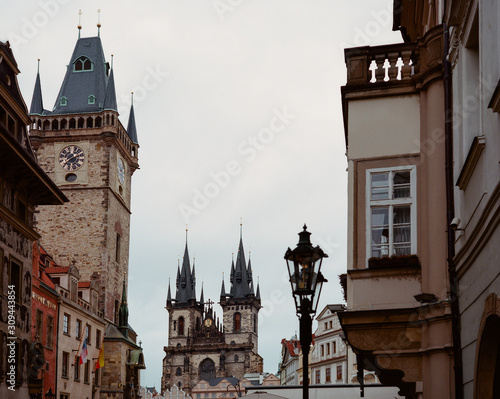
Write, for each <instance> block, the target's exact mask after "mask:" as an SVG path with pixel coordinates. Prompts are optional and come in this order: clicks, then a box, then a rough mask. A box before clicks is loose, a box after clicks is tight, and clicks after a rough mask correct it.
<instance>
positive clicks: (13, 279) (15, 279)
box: [9, 259, 22, 303]
mask: <svg viewBox="0 0 500 399" xmlns="http://www.w3.org/2000/svg"><path fill="white" fill-rule="evenodd" d="M21 272H22V266H21V264H20V263H18V262H17V261H15V260H13V259H11V261H10V273H9V285H13V286H14V291H15V297H16V302H17V303H19V302H21V291H22V285H21V274H22V273H21Z"/></svg>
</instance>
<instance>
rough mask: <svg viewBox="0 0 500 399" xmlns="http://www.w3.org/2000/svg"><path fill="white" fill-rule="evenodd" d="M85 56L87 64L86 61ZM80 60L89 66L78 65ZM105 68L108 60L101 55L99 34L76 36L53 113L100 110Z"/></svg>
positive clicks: (102, 99)
mask: <svg viewBox="0 0 500 399" xmlns="http://www.w3.org/2000/svg"><path fill="white" fill-rule="evenodd" d="M87 60H89V61H90V64H88V63H87V64H85V62H86V61H87ZM81 62H83V63H84V65H87V66H88V69H86V68H87V66H84V67H80V63H81ZM78 69H80V70H78ZM108 72H109V64H108V63H107V62H106V59H105V58H104V51H103V48H102V43H101V39H100V38H99V37H85V38H80V39H78V41H77V42H76V45H75V49H74V50H73V54H72V56H71V59H70V61H69V64H68V66H67V70H66V75H65V76H64V80H63V83H62V85H61V89H60V90H59V94H58V96H57V98H56V102H55V104H54V110H53V111H52V113H53V114H57V115H60V114H73V113H82V112H99V111H101V110H102V108H103V106H104V100H105V98H106V89H107V85H108ZM90 96H94V97H95V100H94V101H93V102H91V101H89V97H90ZM109 96H110V94H108V97H109ZM63 97H65V98H66V100H67V104H66V105H62V104H61V99H62V98H63ZM115 98H116V95H115ZM108 101H110V100H108Z"/></svg>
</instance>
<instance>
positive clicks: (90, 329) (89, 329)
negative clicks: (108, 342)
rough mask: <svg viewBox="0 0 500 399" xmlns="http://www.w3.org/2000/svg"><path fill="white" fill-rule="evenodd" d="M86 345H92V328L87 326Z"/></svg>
mask: <svg viewBox="0 0 500 399" xmlns="http://www.w3.org/2000/svg"><path fill="white" fill-rule="evenodd" d="M87 345H92V327H91V326H89V325H88V324H87Z"/></svg>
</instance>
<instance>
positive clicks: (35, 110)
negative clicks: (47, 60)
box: [30, 60, 43, 115]
mask: <svg viewBox="0 0 500 399" xmlns="http://www.w3.org/2000/svg"><path fill="white" fill-rule="evenodd" d="M30 114H37V115H42V114H43V100H42V84H41V83H40V60H38V70H37V72H36V80H35V89H34V90H33V98H32V99H31V107H30Z"/></svg>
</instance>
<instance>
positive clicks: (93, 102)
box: [88, 94, 95, 104]
mask: <svg viewBox="0 0 500 399" xmlns="http://www.w3.org/2000/svg"><path fill="white" fill-rule="evenodd" d="M88 103H89V104H95V96H94V95H93V94H91V95H90V96H89V101H88Z"/></svg>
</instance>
